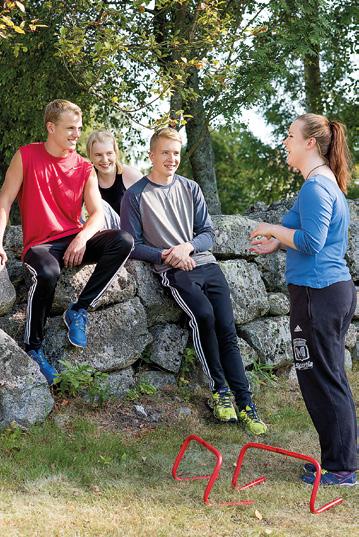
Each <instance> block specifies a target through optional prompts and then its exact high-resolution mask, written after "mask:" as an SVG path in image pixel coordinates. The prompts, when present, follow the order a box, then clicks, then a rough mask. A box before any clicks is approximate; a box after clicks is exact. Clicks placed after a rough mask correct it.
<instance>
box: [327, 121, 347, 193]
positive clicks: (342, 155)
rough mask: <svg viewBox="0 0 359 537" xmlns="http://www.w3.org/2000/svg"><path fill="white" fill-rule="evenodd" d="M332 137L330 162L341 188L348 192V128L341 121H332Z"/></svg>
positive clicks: (329, 151)
mask: <svg viewBox="0 0 359 537" xmlns="http://www.w3.org/2000/svg"><path fill="white" fill-rule="evenodd" d="M329 125H330V130H331V133H332V137H331V138H332V139H331V143H330V146H329V150H328V154H327V155H326V158H327V159H328V164H329V167H330V169H331V170H332V171H333V173H334V175H335V177H336V179H337V182H338V186H339V188H340V190H342V192H344V193H345V194H347V192H348V185H349V182H350V154H349V149H348V144H347V139H346V129H345V126H344V125H343V123H339V121H330V123H329Z"/></svg>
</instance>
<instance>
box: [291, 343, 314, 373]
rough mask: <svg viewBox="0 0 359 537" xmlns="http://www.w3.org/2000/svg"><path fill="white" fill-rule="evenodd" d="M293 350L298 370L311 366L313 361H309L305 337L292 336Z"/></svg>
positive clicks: (310, 367)
mask: <svg viewBox="0 0 359 537" xmlns="http://www.w3.org/2000/svg"><path fill="white" fill-rule="evenodd" d="M293 351H294V362H295V368H296V369H298V370H299V371H303V370H305V369H312V368H313V362H311V361H310V354H309V349H308V345H307V340H306V339H303V338H299V337H297V338H294V339H293Z"/></svg>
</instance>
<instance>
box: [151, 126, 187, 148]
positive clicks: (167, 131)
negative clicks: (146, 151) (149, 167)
mask: <svg viewBox="0 0 359 537" xmlns="http://www.w3.org/2000/svg"><path fill="white" fill-rule="evenodd" d="M160 138H167V139H170V140H176V141H177V142H179V143H180V144H181V145H182V138H181V135H180V133H179V132H178V131H176V129H172V128H171V127H165V128H164V129H160V130H158V131H156V132H155V133H154V134H153V135H152V137H151V140H150V151H153V149H154V147H155V145H156V143H157V142H158V140H159V139H160Z"/></svg>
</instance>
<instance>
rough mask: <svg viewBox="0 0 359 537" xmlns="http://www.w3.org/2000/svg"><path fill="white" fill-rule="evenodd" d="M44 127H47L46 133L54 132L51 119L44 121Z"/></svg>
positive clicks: (53, 124)
mask: <svg viewBox="0 0 359 537" xmlns="http://www.w3.org/2000/svg"><path fill="white" fill-rule="evenodd" d="M46 129H47V132H48V134H54V132H55V123H53V122H52V121H48V122H47V123H46Z"/></svg>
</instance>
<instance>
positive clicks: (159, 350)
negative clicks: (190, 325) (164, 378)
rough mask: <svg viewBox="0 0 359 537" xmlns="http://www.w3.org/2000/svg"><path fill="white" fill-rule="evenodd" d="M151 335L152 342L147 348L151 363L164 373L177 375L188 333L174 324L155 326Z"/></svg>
mask: <svg viewBox="0 0 359 537" xmlns="http://www.w3.org/2000/svg"><path fill="white" fill-rule="evenodd" d="M151 333H152V337H153V341H152V343H151V344H150V345H149V347H148V356H149V359H150V360H151V362H153V363H154V364H157V365H159V366H160V367H162V368H163V369H165V370H166V371H170V372H172V373H178V371H179V369H180V367H181V360H182V355H183V351H184V349H185V346H186V345H187V341H188V331H187V330H184V329H183V328H180V327H179V326H176V325H175V324H165V325H160V326H156V327H155V328H153V329H152V330H151Z"/></svg>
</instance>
